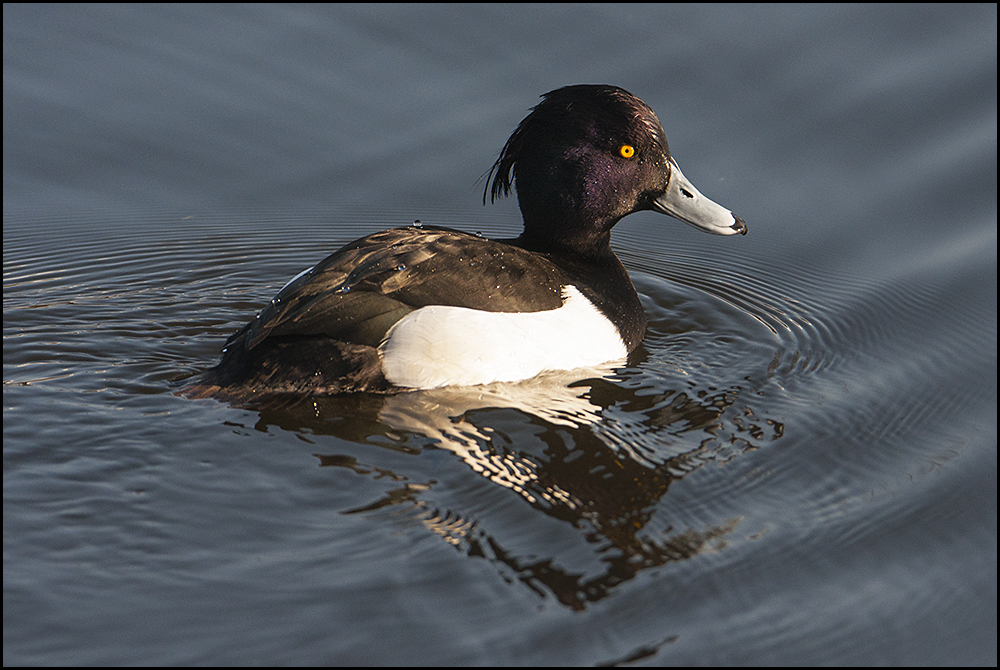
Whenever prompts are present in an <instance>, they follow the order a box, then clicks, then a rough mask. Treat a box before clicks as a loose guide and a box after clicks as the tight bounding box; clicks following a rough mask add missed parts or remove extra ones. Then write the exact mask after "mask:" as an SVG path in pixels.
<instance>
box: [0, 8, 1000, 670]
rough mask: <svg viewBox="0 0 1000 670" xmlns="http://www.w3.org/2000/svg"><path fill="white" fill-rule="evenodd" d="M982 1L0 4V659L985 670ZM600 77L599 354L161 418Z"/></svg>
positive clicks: (992, 556)
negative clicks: (712, 219)
mask: <svg viewBox="0 0 1000 670" xmlns="http://www.w3.org/2000/svg"><path fill="white" fill-rule="evenodd" d="M996 34H997V33H996V7H995V5H993V6H982V7H963V8H958V9H953V8H952V7H951V6H948V7H918V8H906V7H875V8H862V7H846V8H845V7H840V6H837V7H805V8H788V7H777V8H763V9H761V8H749V7H739V8H733V7H711V8H676V7H674V6H670V7H663V8H650V7H646V6H641V7H618V6H615V7H587V8H576V9H567V8H563V7H541V8H506V7H504V8H472V9H466V8H459V9H455V8H453V7H450V6H448V7H437V8H426V7H395V6H390V7H374V8H344V7H342V6H337V7H332V8H293V9H288V8H286V7H284V6H282V7H248V8H218V9H216V8H202V7H179V8H178V7H160V8H156V7H154V8H150V7H134V8H133V7H115V8H92V7H83V8H78V7H54V8H53V7H45V8H39V7H36V6H26V7H9V6H5V7H4V151H3V155H4V225H3V235H4V280H3V281H4V376H3V379H4V662H5V664H28V663H32V664H69V663H73V664H83V663H92V664H116V663H117V664H124V663H157V664H159V663H164V664H179V663H198V664H217V663H255V664H256V663H267V664H276V663H282V664H293V663H338V664H360V663H404V662H408V663H428V664H444V663H491V664H499V663H504V664H529V663H531V664H557V663H558V664H569V663H573V664H631V663H652V664H664V663H670V664H675V663H676V664H680V663H713V664H718V663H795V664H806V663H865V664H868V663H883V664H885V663H982V664H987V665H995V663H996V611H997V602H996V527H997V524H996V490H997V489H996V447H997V438H996V406H997V393H996V388H997V386H996V379H997V376H996V370H997V365H996V351H997V348H996V305H997V300H996V297H997V295H996V294H997V292H996V286H997V282H996V221H997V219H996V211H997V207H996V204H997V203H996V183H997V174H996V172H997V171H996V156H997V152H996V81H997V79H996ZM582 82H608V83H614V84H618V85H621V86H623V87H625V88H627V89H629V90H631V91H633V92H634V93H636V94H637V95H639V96H640V97H642V98H643V99H644V100H645V101H646V102H648V103H649V104H650V105H651V106H652V107H653V108H654V109H655V110H656V111H657V112H658V114H659V116H660V118H661V120H662V121H663V124H664V127H665V130H666V132H667V136H668V138H669V140H670V144H671V149H672V151H673V153H674V155H675V157H676V158H677V160H678V162H679V163H680V165H681V166H682V168H683V169H684V171H685V174H686V175H688V176H689V177H690V178H691V179H692V181H693V182H694V183H695V184H696V185H697V186H698V187H699V188H700V189H701V190H702V191H703V192H704V193H705V194H706V195H708V196H709V197H712V198H713V199H716V200H717V201H719V202H721V203H723V204H724V205H725V206H727V207H729V208H732V209H733V210H734V211H735V212H737V213H738V214H740V215H741V216H743V217H744V218H745V219H746V220H747V222H748V224H749V226H750V234H749V235H748V236H747V237H745V238H740V239H738V240H733V239H731V238H725V239H723V238H716V237H711V236H707V235H703V234H700V233H698V232H697V231H695V230H693V229H690V228H689V227H687V226H683V225H682V224H679V223H677V222H674V221H672V220H670V219H668V218H666V217H663V216H659V215H655V214H652V213H642V214H637V215H634V216H632V217H629V218H627V219H626V220H625V221H623V222H622V223H621V224H620V225H619V227H618V228H617V229H616V231H615V236H614V246H615V249H616V251H617V252H618V254H619V255H620V257H621V258H622V260H623V261H624V263H625V264H626V266H627V267H628V269H629V271H630V273H631V275H632V277H633V280H634V283H635V284H636V287H637V289H638V291H639V293H640V296H641V297H642V301H643V304H644V306H645V309H646V311H647V314H648V316H649V331H648V333H647V337H646V340H645V342H644V344H643V346H642V347H641V348H640V349H639V351H637V352H636V353H635V354H634V355H633V356H632V357H631V358H630V359H629V361H628V363H627V365H620V366H615V367H611V368H604V369H596V370H590V371H584V372H579V373H574V374H569V375H567V374H552V375H547V376H545V377H543V378H539V379H536V380H532V381H529V382H526V383H522V384H504V385H494V386H490V387H482V388H477V389H471V390H470V389H442V390H437V391H432V392H420V393H410V394H403V395H399V396H393V397H388V398H374V397H364V396H359V397H343V398H327V399H322V400H316V401H312V400H309V401H304V402H301V403H298V404H293V405H291V406H286V407H280V408H261V409H248V408H234V407H229V406H227V405H225V404H222V403H218V402H215V401H211V400H202V401H192V400H187V399H184V398H180V397H177V396H176V395H174V392H175V391H176V389H177V388H178V384H180V383H182V382H183V380H184V379H186V378H188V377H189V376H190V375H192V374H195V373H196V372H198V371H200V370H203V369H205V368H206V367H208V366H210V365H212V364H214V362H215V361H216V360H217V357H218V352H219V349H220V347H221V345H222V342H223V341H224V340H225V338H226V336H228V335H229V334H230V333H231V332H233V331H234V330H235V329H236V328H238V327H239V326H240V325H241V324H242V323H244V322H245V321H246V320H248V319H249V318H250V317H252V316H253V314H254V313H255V312H256V311H257V310H258V309H259V308H260V307H261V306H262V305H264V304H265V303H266V302H267V300H269V299H270V298H271V297H272V296H273V294H274V293H275V292H276V291H277V290H278V289H279V288H280V287H281V286H282V285H283V284H284V283H285V282H286V281H287V280H288V279H289V278H291V277H292V276H294V275H295V274H297V273H298V272H299V271H301V270H302V269H304V268H306V267H308V266H310V265H312V264H314V263H315V262H316V261H318V260H320V259H321V258H322V257H324V256H325V255H326V254H328V253H330V252H332V251H333V250H335V249H336V248H337V247H339V246H340V245H342V244H344V243H346V242H349V241H351V240H353V239H355V238H357V237H359V236H361V235H365V234H368V233H370V232H374V231H376V230H380V229H382V228H385V227H388V226H393V225H408V224H410V223H411V222H412V221H413V220H415V219H420V220H421V221H423V222H424V223H428V224H437V225H446V226H451V227H456V228H461V229H465V230H469V231H481V232H483V233H484V234H486V235H490V236H497V237H503V236H510V235H511V234H514V233H516V231H517V229H518V225H519V219H518V214H517V209H516V204H515V203H514V202H504V203H501V204H500V205H498V206H493V207H487V208H484V207H483V206H482V204H481V189H482V187H483V183H482V182H479V183H477V179H478V177H479V176H480V175H481V174H483V173H484V172H485V171H486V169H487V168H488V167H489V165H490V164H491V163H492V160H493V159H494V158H495V156H496V153H497V152H498V151H499V149H500V147H501V146H502V145H503V142H504V140H505V139H506V137H507V135H508V134H509V132H510V131H511V130H513V128H514V126H515V125H516V124H517V122H518V121H520V119H521V118H522V117H523V115H524V113H525V112H526V110H527V108H528V107H529V106H531V105H533V104H534V103H535V102H536V101H537V99H538V95H539V94H541V93H543V92H545V91H548V90H551V89H553V88H556V87H558V86H562V85H565V84H569V83H582Z"/></svg>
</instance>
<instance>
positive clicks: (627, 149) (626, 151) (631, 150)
mask: <svg viewBox="0 0 1000 670" xmlns="http://www.w3.org/2000/svg"><path fill="white" fill-rule="evenodd" d="M618 153H620V154H621V155H622V158H632V156H635V147H633V146H632V145H631V144H623V145H622V146H621V149H619V150H618Z"/></svg>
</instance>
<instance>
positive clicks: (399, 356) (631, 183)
mask: <svg viewBox="0 0 1000 670" xmlns="http://www.w3.org/2000/svg"><path fill="white" fill-rule="evenodd" d="M512 188H516V190H517V197H518V203H519V205H520V208H521V213H522V215H523V217H524V232H523V233H522V234H521V236H520V237H517V238H515V239H510V240H489V239H485V238H483V237H480V236H478V235H471V234H467V233H463V232H460V231H457V230H451V229H448V228H435V227H430V226H421V227H406V228H396V229H393V230H386V231H383V232H380V233H375V234H374V235H369V236H368V237H365V238H362V239H360V240H358V241H356V242H352V243H351V244H348V245H347V246H345V247H343V248H342V249H340V250H339V251H337V252H335V253H334V254H333V255H331V256H329V257H327V258H326V259H324V260H323V261H321V262H320V263H318V264H317V265H316V266H314V267H312V268H310V269H308V270H306V271H305V272H303V273H302V274H300V275H299V276H297V277H296V278H294V279H293V280H292V281H290V282H289V283H288V284H287V285H286V286H285V287H284V288H282V289H281V291H279V292H278V294H277V296H275V298H274V299H273V300H272V301H271V303H270V304H269V305H267V306H266V307H264V309H263V310H261V312H260V313H259V314H258V315H257V317H256V318H254V319H253V320H252V321H251V322H250V323H248V324H247V325H246V326H244V327H243V328H242V329H241V330H240V331H238V332H237V333H235V334H234V335H233V336H232V337H230V338H229V340H228V341H227V342H226V346H225V348H224V349H223V355H222V361H221V362H220V363H219V365H218V366H216V367H215V368H212V369H211V370H209V371H207V372H205V373H204V374H202V375H200V376H199V377H197V378H195V379H194V380H193V382H192V384H191V385H189V386H188V387H187V389H185V391H184V393H185V395H188V396H192V397H209V396H211V397H217V398H221V399H226V400H235V401H240V400H251V399H255V398H261V397H264V396H268V395H271V394H298V395H326V394H335V393H349V392H358V391H367V392H376V393H392V392H398V391H403V390H407V389H428V388H436V387H441V386H449V385H474V384H486V383H490V382H495V381H516V380H521V379H528V378H530V377H533V376H535V375H537V374H538V373H540V372H542V371H544V370H558V369H566V370H569V369H573V368H577V367H584V366H593V365H598V364H601V363H605V362H609V361H615V360H619V359H622V358H624V357H625V356H627V354H628V353H629V352H631V351H632V350H633V349H635V348H636V347H637V346H638V345H639V343H640V342H641V341H642V338H643V336H644V334H645V329H646V317H645V314H644V313H643V310H642V306H641V304H640V302H639V297H638V295H637V294H636V292H635V288H634V287H633V286H632V282H631V280H630V279H629V276H628V274H627V273H626V271H625V268H624V267H623V266H622V264H621V262H620V261H619V260H618V258H617V257H616V256H615V254H614V252H613V251H612V250H611V246H610V239H611V229H612V228H613V227H614V225H615V224H616V223H618V221H619V220H620V219H621V218H622V217H624V216H626V215H628V214H631V213H632V212H636V211H640V210H645V209H650V210H655V211H658V212H662V213H663V214H669V215H670V216H672V217H674V218H676V219H679V220H681V221H683V222H685V223H689V224H691V225H693V226H695V227H697V228H700V229H702V230H705V231H707V232H710V233H714V234H717V235H732V234H734V233H740V234H744V235H745V234H746V232H747V228H746V224H744V222H743V220H742V219H740V218H739V217H738V216H734V215H733V214H732V212H730V211H729V210H727V209H725V208H723V207H721V206H720V205H718V204H716V203H714V202H712V201H711V200H709V199H708V198H706V197H704V196H703V195H702V194H701V193H699V192H698V190H697V189H695V188H694V186H692V185H691V183H690V182H689V181H688V180H687V179H686V178H685V177H684V175H683V174H682V173H681V171H680V168H678V167H677V163H676V162H675V161H674V159H673V158H672V157H671V156H670V150H669V149H668V147H667V139H666V137H664V134H663V128H662V127H661V126H660V122H659V120H658V119H657V118H656V115H655V114H654V113H653V110H652V109H650V108H649V106H648V105H646V104H645V103H644V102H642V101H641V100H639V99H638V98H637V97H635V96H634V95H632V94H631V93H628V92H627V91H624V90H622V89H620V88H617V87H614V86H603V85H580V86H567V87H565V88H560V89H558V90H555V91H552V92H550V93H546V94H545V95H544V96H543V100H542V102H541V103H540V104H538V105H537V106H536V107H535V108H534V109H533V110H532V111H531V113H529V114H528V116H527V117H525V119H524V120H523V121H521V123H520V124H519V125H518V127H517V129H516V130H515V131H514V134H513V135H511V136H510V139H508V140H507V143H506V144H505V145H504V147H503V150H502V151H501V153H500V157H499V158H498V159H497V161H496V163H494V165H493V167H492V168H491V170H490V172H489V175H488V177H487V185H486V192H485V193H484V195H483V202H484V203H485V201H486V198H487V196H488V197H489V198H490V199H491V201H495V200H496V199H497V198H500V197H503V196H506V195H509V194H510V191H511V189H512Z"/></svg>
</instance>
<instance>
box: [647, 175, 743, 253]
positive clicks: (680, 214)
mask: <svg viewBox="0 0 1000 670" xmlns="http://www.w3.org/2000/svg"><path fill="white" fill-rule="evenodd" d="M670 172H671V173H670V183H669V184H668V185H667V191H666V193H664V194H663V195H661V196H660V197H659V198H657V199H656V200H654V201H653V209H655V210H656V211H658V212H662V213H663V214H669V215H670V216H672V217H674V218H675V219H678V220H679V221H683V222H684V223H688V224H691V225H692V226H694V227H695V228H700V229H701V230H704V231H705V232H708V233H712V234H713V235H735V234H736V233H739V234H740V235H746V234H747V224H746V223H744V222H743V219H741V218H740V217H738V216H736V215H735V214H733V213H732V212H730V211H729V210H728V209H726V208H725V207H723V206H722V205H720V204H718V203H715V202H712V201H711V200H709V199H708V198H706V197H705V196H703V195H702V194H701V193H699V192H698V189H696V188H695V187H694V186H693V185H692V184H691V182H689V181H688V180H687V177H685V176H684V173H683V172H681V169H680V168H679V167H677V163H675V162H674V161H673V159H670Z"/></svg>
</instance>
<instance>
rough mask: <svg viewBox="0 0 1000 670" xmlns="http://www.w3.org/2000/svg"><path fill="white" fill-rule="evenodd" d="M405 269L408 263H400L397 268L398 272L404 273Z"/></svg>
mask: <svg viewBox="0 0 1000 670" xmlns="http://www.w3.org/2000/svg"><path fill="white" fill-rule="evenodd" d="M405 269H406V263H400V264H399V265H397V266H396V271H397V272H402V271H403V270H405Z"/></svg>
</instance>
